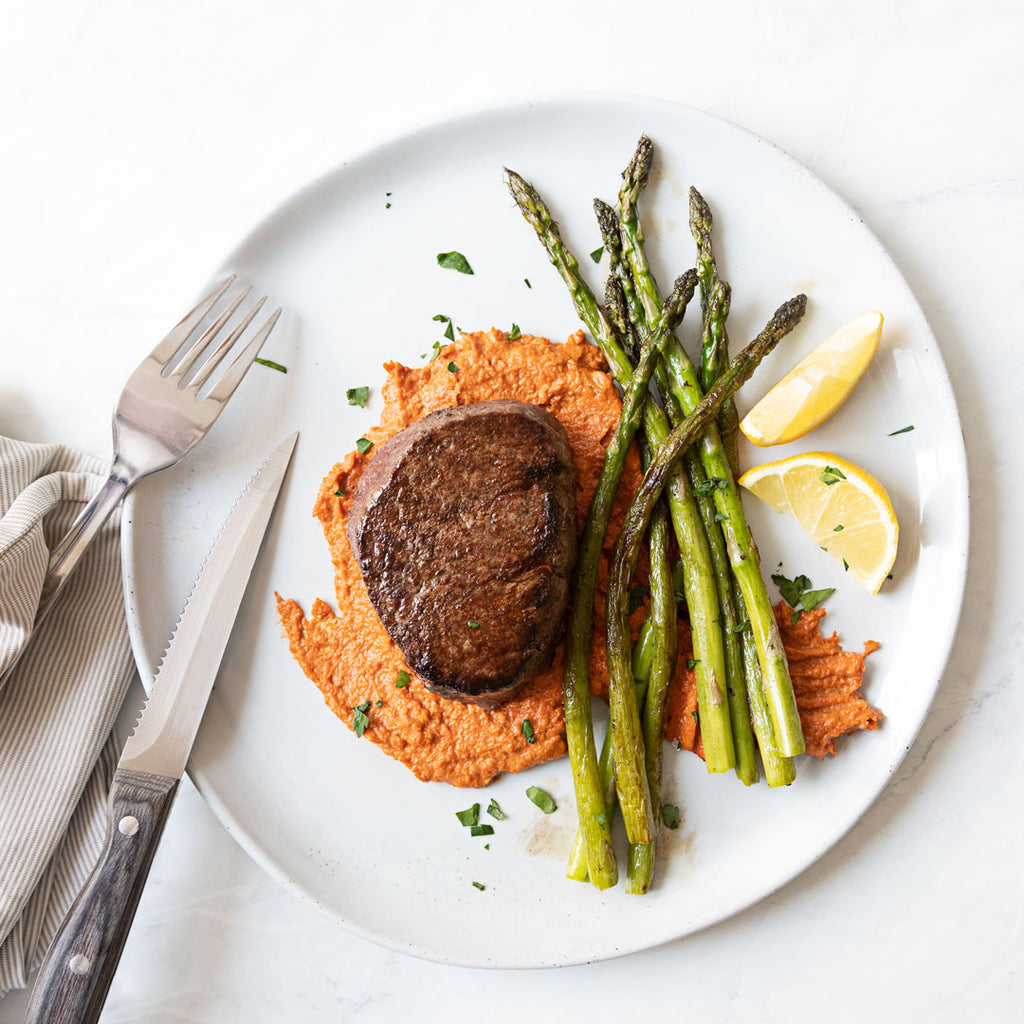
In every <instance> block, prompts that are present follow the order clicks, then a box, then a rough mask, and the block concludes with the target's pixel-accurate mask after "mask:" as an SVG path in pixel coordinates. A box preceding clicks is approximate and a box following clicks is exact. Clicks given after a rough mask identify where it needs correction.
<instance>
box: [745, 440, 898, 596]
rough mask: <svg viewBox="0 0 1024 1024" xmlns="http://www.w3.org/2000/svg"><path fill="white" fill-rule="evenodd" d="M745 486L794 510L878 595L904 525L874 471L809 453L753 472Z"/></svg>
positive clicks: (786, 509) (774, 504) (778, 507)
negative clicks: (870, 471) (899, 522)
mask: <svg viewBox="0 0 1024 1024" xmlns="http://www.w3.org/2000/svg"><path fill="white" fill-rule="evenodd" d="M739 482H740V483H741V484H742V485H743V486H744V487H746V488H747V490H749V491H750V492H751V493H753V494H756V495H757V497H759V498H762V499H763V500H765V501H767V502H768V504H769V505H771V506H772V508H774V509H776V510H777V511H779V512H788V513H789V515H791V516H793V517H794V518H795V519H796V521H797V522H798V523H799V524H800V525H801V526H802V527H803V528H804V529H805V530H806V531H807V532H808V533H809V534H810V535H811V536H812V537H813V538H814V541H815V543H817V544H818V545H819V546H820V547H822V548H824V549H825V550H826V551H827V552H828V553H829V554H830V555H832V556H833V557H835V558H838V559H840V560H841V561H842V562H843V563H844V564H845V565H846V566H847V569H848V571H849V573H850V575H851V576H852V577H853V578H854V579H856V580H859V581H860V582H861V583H863V584H864V586H865V587H867V588H868V590H869V591H871V593H872V594H877V593H878V588H879V587H881V585H882V583H883V582H884V581H885V578H886V576H887V575H888V574H889V570H890V569H891V568H892V564H893V562H894V561H895V560H896V543H897V541H898V539H899V524H898V523H897V522H896V513H895V512H894V511H893V508H892V502H891V501H890V500H889V495H888V494H886V493H885V488H884V487H883V486H882V485H881V484H880V483H879V482H878V481H877V480H876V479H875V478H874V477H873V476H872V475H871V474H870V473H868V472H866V471H865V470H863V469H861V468H860V466H855V465H854V464H853V463H852V462H848V461H847V460H846V459H843V458H840V457H839V456H838V455H831V454H829V453H828V452H808V453H807V454H806V455H794V456H792V457H791V458H788V459H780V460H779V461H778V462H768V463H765V465H763V466H755V467H754V468H753V469H748V470H747V472H746V473H744V474H743V476H741V477H740V481H739Z"/></svg>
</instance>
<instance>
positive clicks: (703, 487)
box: [693, 476, 729, 498]
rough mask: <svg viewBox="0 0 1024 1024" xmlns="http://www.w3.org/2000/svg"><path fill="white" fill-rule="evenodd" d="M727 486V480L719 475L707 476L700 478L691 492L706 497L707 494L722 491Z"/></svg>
mask: <svg viewBox="0 0 1024 1024" xmlns="http://www.w3.org/2000/svg"><path fill="white" fill-rule="evenodd" d="M728 486H729V481H728V480H726V479H724V478H723V477H720V476H709V477H708V478H707V480H702V481H701V482H700V483H699V484H697V485H696V487H694V489H693V493H694V494H696V495H697V496H698V497H701V498H706V497H707V496H708V495H709V494H713V493H714V492H715V491H724V490H725V489H726V488H727V487H728Z"/></svg>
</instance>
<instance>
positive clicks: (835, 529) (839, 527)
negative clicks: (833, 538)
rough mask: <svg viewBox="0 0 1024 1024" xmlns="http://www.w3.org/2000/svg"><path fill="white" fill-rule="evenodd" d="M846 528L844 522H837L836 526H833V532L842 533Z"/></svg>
mask: <svg viewBox="0 0 1024 1024" xmlns="http://www.w3.org/2000/svg"><path fill="white" fill-rule="evenodd" d="M844 529H845V527H844V526H843V524H842V523H837V524H836V525H835V526H833V527H832V532H833V533H840V532H842V530H844Z"/></svg>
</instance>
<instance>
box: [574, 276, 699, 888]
mask: <svg viewBox="0 0 1024 1024" xmlns="http://www.w3.org/2000/svg"><path fill="white" fill-rule="evenodd" d="M696 284H697V277H696V274H694V273H693V271H689V272H687V273H686V274H684V275H683V276H682V277H680V278H679V279H678V280H677V282H676V287H675V288H674V289H673V291H672V295H671V296H670V297H669V300H668V302H666V304H665V309H664V312H663V314H662V315H661V316H660V317H659V318H658V321H657V323H656V325H655V328H654V330H653V332H652V333H651V334H650V335H648V337H647V338H646V339H645V340H644V345H643V350H642V352H641V357H640V361H639V362H638V363H637V368H636V371H635V372H634V374H633V376H632V378H631V379H630V382H629V386H628V387H627V388H626V392H625V394H624V395H623V400H622V415H621V417H620V419H619V424H618V427H617V428H616V430H615V434H614V435H613V437H612V440H611V442H610V443H609V445H608V448H607V450H606V452H605V460H604V466H603V467H602V470H601V477H600V479H599V480H598V484H597V489H596V491H595V493H594V498H593V501H592V502H591V506H590V512H589V514H588V516H587V521H586V523H585V524H584V527H583V536H582V537H581V539H580V546H579V553H578V555H577V559H576V569H575V572H574V575H573V587H572V598H571V601H570V607H569V620H568V626H567V629H566V643H565V678H564V682H563V691H564V700H565V727H566V741H567V744H568V747H569V763H570V765H571V767H572V772H573V782H574V785H575V788H576V807H577V812H578V814H579V819H580V825H581V827H582V829H583V834H584V840H585V845H586V850H587V866H588V870H589V873H590V879H591V881H592V882H593V883H594V884H595V885H596V886H597V887H598V888H602V889H603V888H607V887H608V886H610V885H614V884H615V882H616V881H617V879H618V870H617V868H616V864H615V854H614V852H613V850H612V847H611V837H610V831H609V822H608V814H607V808H606V806H605V802H604V798H603V795H602V792H601V781H600V773H599V770H598V763H597V751H596V747H595V743H594V726H593V720H592V717H591V711H590V683H589V678H588V668H589V665H588V662H589V655H590V641H591V636H592V634H593V618H594V589H595V586H596V582H597V568H598V563H599V561H600V557H601V548H602V543H603V540H604V536H605V533H606V532H607V529H608V522H609V520H610V518H611V512H612V506H613V503H614V500H615V492H616V491H617V490H618V485H619V478H620V477H621V475H622V469H623V467H624V465H625V461H626V453H627V452H628V450H629V446H630V445H631V444H632V442H633V436H634V434H635V433H636V431H637V429H638V427H639V425H640V417H641V413H642V411H643V407H644V405H645V404H646V399H647V398H648V396H649V392H648V386H649V383H650V379H651V373H652V372H653V370H654V364H655V361H656V360H657V359H658V358H659V357H660V352H661V347H662V345H663V344H664V342H665V338H666V337H668V335H669V333H670V332H671V330H672V328H673V327H674V326H675V324H677V323H678V322H679V320H680V319H681V317H682V315H683V312H684V311H685V309H686V304H687V303H688V302H689V300H690V298H691V297H692V295H693V291H694V288H695V287H696Z"/></svg>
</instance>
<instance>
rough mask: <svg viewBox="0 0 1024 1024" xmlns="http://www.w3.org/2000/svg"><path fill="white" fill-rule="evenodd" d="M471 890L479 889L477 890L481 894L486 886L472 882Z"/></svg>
mask: <svg viewBox="0 0 1024 1024" xmlns="http://www.w3.org/2000/svg"><path fill="white" fill-rule="evenodd" d="M473 888H474V889H479V890H480V891H481V892H483V891H484V889H486V888H487V886H486V885H484V884H483V883H482V882H474V883H473Z"/></svg>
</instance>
